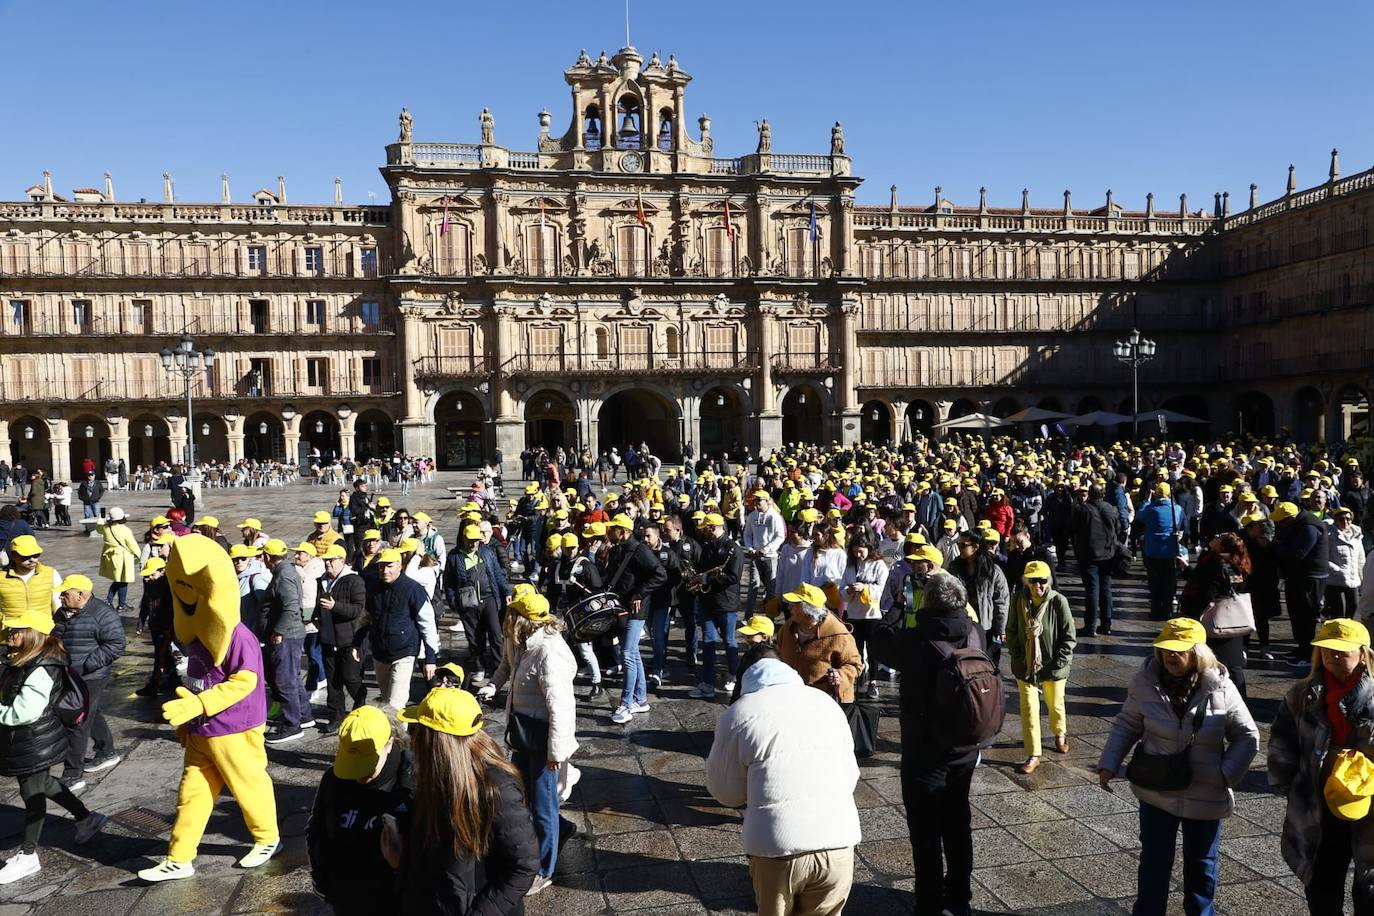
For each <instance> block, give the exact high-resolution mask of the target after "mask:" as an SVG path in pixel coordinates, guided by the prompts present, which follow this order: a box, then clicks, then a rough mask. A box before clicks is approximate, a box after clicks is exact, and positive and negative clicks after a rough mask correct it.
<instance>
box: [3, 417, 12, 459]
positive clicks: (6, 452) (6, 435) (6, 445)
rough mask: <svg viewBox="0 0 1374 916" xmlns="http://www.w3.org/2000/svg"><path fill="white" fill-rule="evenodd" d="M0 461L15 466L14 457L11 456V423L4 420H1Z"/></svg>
mask: <svg viewBox="0 0 1374 916" xmlns="http://www.w3.org/2000/svg"><path fill="white" fill-rule="evenodd" d="M0 461H3V462H5V463H6V464H8V465H13V464H14V456H13V455H11V454H10V421H9V420H3V419H0Z"/></svg>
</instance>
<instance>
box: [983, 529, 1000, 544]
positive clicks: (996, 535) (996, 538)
mask: <svg viewBox="0 0 1374 916" xmlns="http://www.w3.org/2000/svg"><path fill="white" fill-rule="evenodd" d="M983 540H984V541H986V542H988V543H989V544H1000V543H1001V542H1002V533H1001V532H1000V531H998V530H997V529H996V528H984V529H983Z"/></svg>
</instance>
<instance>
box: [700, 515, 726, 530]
mask: <svg viewBox="0 0 1374 916" xmlns="http://www.w3.org/2000/svg"><path fill="white" fill-rule="evenodd" d="M701 523H702V524H703V525H705V526H706V527H708V528H710V527H712V526H715V525H724V524H725V516H723V515H721V514H720V513H719V512H708V513H707V514H706V515H705V516H704V517H703V518H702V520H701Z"/></svg>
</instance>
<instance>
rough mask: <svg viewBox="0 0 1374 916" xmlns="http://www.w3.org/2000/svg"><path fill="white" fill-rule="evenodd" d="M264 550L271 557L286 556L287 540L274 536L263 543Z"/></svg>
mask: <svg viewBox="0 0 1374 916" xmlns="http://www.w3.org/2000/svg"><path fill="white" fill-rule="evenodd" d="M262 552H263V553H265V554H267V555H268V556H269V557H284V556H286V542H285V541H283V540H282V539H281V538H272V539H271V540H269V541H268V542H267V543H266V544H263V545H262Z"/></svg>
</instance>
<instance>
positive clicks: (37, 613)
mask: <svg viewBox="0 0 1374 916" xmlns="http://www.w3.org/2000/svg"><path fill="white" fill-rule="evenodd" d="M5 627H6V629H10V630H37V631H38V632H40V633H51V632H52V628H53V619H52V611H50V610H48V609H47V608H39V609H38V610H29V609H25V610H23V611H20V612H19V614H17V615H16V616H14V617H11V618H10V619H9V620H7V621H5Z"/></svg>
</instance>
